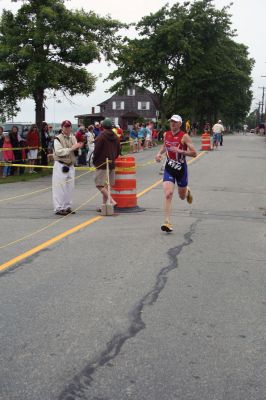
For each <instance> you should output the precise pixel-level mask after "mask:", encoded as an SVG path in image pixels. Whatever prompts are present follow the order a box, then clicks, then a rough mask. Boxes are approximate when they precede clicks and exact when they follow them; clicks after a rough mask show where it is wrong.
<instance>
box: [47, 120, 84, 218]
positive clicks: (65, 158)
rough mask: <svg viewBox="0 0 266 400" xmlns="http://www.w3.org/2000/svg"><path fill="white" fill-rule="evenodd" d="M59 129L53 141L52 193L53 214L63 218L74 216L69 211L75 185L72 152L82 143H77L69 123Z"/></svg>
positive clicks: (72, 212)
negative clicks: (60, 130)
mask: <svg viewBox="0 0 266 400" xmlns="http://www.w3.org/2000/svg"><path fill="white" fill-rule="evenodd" d="M61 128H62V133H60V134H59V135H57V136H56V137H55V139H54V153H53V157H54V167H53V177H52V192H53V205H54V212H55V214H57V215H63V216H65V215H68V214H75V212H74V211H72V209H71V207H72V201H73V199H72V198H73V191H74V185H75V183H74V179H75V167H74V165H75V161H76V157H75V154H74V151H75V150H78V149H80V148H81V147H82V146H83V143H82V142H80V143H77V139H76V137H75V136H74V135H73V134H72V133H71V128H72V124H71V122H70V121H68V120H66V121H63V122H62V124H61Z"/></svg>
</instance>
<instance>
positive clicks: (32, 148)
mask: <svg viewBox="0 0 266 400" xmlns="http://www.w3.org/2000/svg"><path fill="white" fill-rule="evenodd" d="M9 150H43V147H36V146H35V147H29V146H26V147H8V148H6V147H0V151H9Z"/></svg>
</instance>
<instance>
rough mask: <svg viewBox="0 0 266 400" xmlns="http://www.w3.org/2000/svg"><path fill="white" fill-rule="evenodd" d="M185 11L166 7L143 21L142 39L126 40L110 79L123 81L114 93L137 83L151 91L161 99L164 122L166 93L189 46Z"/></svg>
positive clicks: (140, 31) (178, 7)
mask: <svg viewBox="0 0 266 400" xmlns="http://www.w3.org/2000/svg"><path fill="white" fill-rule="evenodd" d="M185 11H186V8H185V6H180V5H178V4H176V5H175V6H174V7H172V8H171V9H169V7H168V6H167V5H166V6H165V7H163V8H161V9H160V10H159V11H158V12H156V13H154V14H150V15H149V16H146V17H144V18H142V20H141V21H140V22H139V23H138V24H137V25H136V30H137V32H138V34H139V36H140V38H137V39H128V38H125V42H124V45H123V46H122V47H121V49H120V52H119V53H118V55H117V58H116V61H115V63H116V65H117V69H116V70H115V71H114V72H112V73H111V74H110V75H109V77H108V79H116V78H120V81H118V82H116V83H115V84H114V85H113V86H112V87H111V88H110V91H111V92H115V91H123V90H125V89H126V88H127V87H129V86H131V85H134V84H138V85H139V86H143V87H146V88H151V89H152V90H153V91H154V93H155V94H156V95H157V96H158V99H159V103H158V107H159V110H160V111H161V117H162V120H164V118H165V114H166V109H165V106H164V96H165V93H166V91H167V90H168V89H169V87H170V86H171V85H172V84H173V81H174V79H175V77H176V76H177V75H178V73H179V71H180V69H181V68H182V61H183V57H184V53H185V51H186V49H187V47H188V45H189V44H188V42H187V40H186V37H185V36H184V31H185V25H186V23H187V21H186V14H185Z"/></svg>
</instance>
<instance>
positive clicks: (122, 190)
mask: <svg viewBox="0 0 266 400" xmlns="http://www.w3.org/2000/svg"><path fill="white" fill-rule="evenodd" d="M111 195H112V198H113V199H114V200H115V201H116V203H117V205H116V207H115V208H116V209H117V210H118V211H125V212H132V211H144V210H143V209H140V207H138V206H137V182H136V162H135V158H134V157H129V156H120V157H118V158H117V159H116V160H115V183H114V185H113V186H112V187H111Z"/></svg>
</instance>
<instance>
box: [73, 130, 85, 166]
mask: <svg viewBox="0 0 266 400" xmlns="http://www.w3.org/2000/svg"><path fill="white" fill-rule="evenodd" d="M85 133H86V130H85V126H84V125H81V126H80V127H79V129H78V130H77V132H76V134H75V136H76V139H77V142H78V143H82V148H80V149H79V150H78V162H77V164H78V165H86V163H87V162H86V156H87V148H86V140H87V138H86V135H85Z"/></svg>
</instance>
